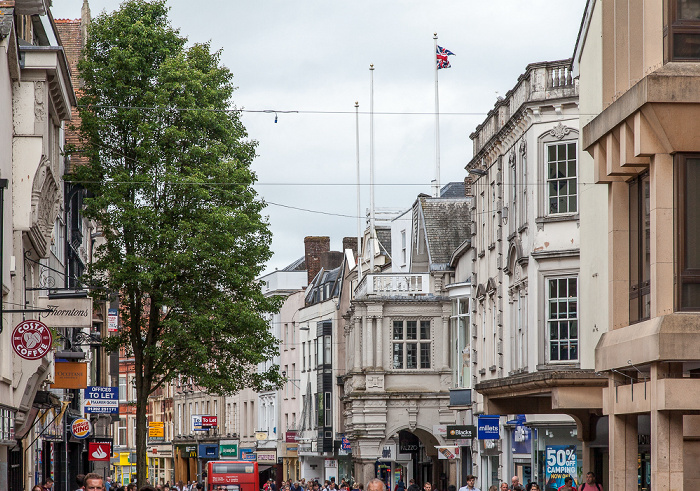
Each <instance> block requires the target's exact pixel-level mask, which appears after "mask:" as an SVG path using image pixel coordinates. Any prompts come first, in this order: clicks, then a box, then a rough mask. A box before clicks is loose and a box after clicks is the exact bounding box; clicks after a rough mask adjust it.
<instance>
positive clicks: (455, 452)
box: [435, 446, 459, 460]
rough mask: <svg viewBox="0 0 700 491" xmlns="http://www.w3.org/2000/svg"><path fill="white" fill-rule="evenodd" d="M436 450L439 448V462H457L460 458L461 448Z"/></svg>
mask: <svg viewBox="0 0 700 491" xmlns="http://www.w3.org/2000/svg"><path fill="white" fill-rule="evenodd" d="M435 448H437V451H438V459H439V460H456V459H458V458H459V447H457V446H454V447H452V446H447V447H440V446H436V447H435Z"/></svg>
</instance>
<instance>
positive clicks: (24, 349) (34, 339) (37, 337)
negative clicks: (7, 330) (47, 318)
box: [11, 320, 53, 360]
mask: <svg viewBox="0 0 700 491" xmlns="http://www.w3.org/2000/svg"><path fill="white" fill-rule="evenodd" d="M11 342H12V349H13V350H15V353H17V355H19V357H20V358H24V359H25V360H38V359H39V358H43V357H44V356H45V355H46V354H47V353H48V352H49V351H50V350H51V345H52V344H53V336H52V335H51V331H50V330H49V328H48V326H47V325H46V324H44V323H43V322H41V321H37V320H28V321H23V322H20V323H19V324H17V326H16V327H15V329H14V330H13V331H12V338H11Z"/></svg>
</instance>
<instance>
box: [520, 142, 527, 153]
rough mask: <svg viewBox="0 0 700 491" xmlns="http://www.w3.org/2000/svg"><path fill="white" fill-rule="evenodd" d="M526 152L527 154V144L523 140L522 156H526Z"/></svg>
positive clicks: (521, 144) (521, 145) (521, 143)
mask: <svg viewBox="0 0 700 491" xmlns="http://www.w3.org/2000/svg"><path fill="white" fill-rule="evenodd" d="M525 152H527V142H526V141H525V140H524V139H523V140H522V141H521V142H520V155H525Z"/></svg>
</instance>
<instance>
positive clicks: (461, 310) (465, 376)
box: [450, 298, 471, 388]
mask: <svg viewBox="0 0 700 491" xmlns="http://www.w3.org/2000/svg"><path fill="white" fill-rule="evenodd" d="M450 330H451V337H452V359H453V360H454V362H453V363H452V382H453V385H454V387H461V388H470V387H471V376H470V373H471V371H470V370H471V357H470V354H471V344H470V336H469V298H457V299H454V300H453V301H452V316H451V317H450Z"/></svg>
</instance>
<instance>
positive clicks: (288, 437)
mask: <svg viewBox="0 0 700 491" xmlns="http://www.w3.org/2000/svg"><path fill="white" fill-rule="evenodd" d="M284 441H285V442H286V443H296V442H297V432H296V431H288V432H287V433H285V434H284Z"/></svg>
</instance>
